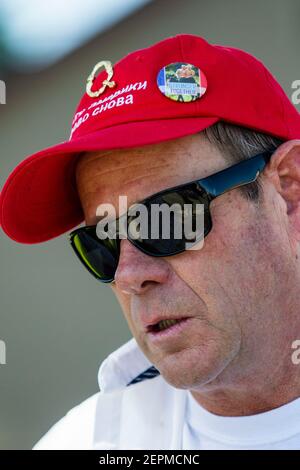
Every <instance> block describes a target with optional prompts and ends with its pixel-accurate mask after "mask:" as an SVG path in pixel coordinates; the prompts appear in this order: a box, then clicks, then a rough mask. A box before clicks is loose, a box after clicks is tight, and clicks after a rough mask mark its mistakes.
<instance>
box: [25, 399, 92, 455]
mask: <svg viewBox="0 0 300 470" xmlns="http://www.w3.org/2000/svg"><path fill="white" fill-rule="evenodd" d="M100 394H101V393H100V392H98V393H95V394H94V395H92V396H91V397H89V398H87V399H86V400H84V401H83V402H82V403H80V404H79V405H77V406H75V407H74V408H72V409H71V410H70V411H68V413H67V414H66V415H65V416H64V417H63V418H61V419H60V420H59V421H58V422H57V423H56V424H54V425H53V426H52V427H51V428H50V430H49V431H48V432H47V433H46V434H45V435H44V436H43V437H42V438H41V439H40V440H39V441H38V442H37V443H36V444H35V446H34V447H33V450H46V449H47V450H48V449H49V450H56V449H57V450H61V449H65V450H70V449H89V448H91V446H92V442H93V429H94V420H95V416H96V408H97V402H98V399H99V396H100Z"/></svg>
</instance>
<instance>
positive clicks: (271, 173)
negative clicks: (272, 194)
mask: <svg viewBox="0 0 300 470" xmlns="http://www.w3.org/2000/svg"><path fill="white" fill-rule="evenodd" d="M264 174H265V176H267V177H268V178H269V179H270V180H271V181H272V183H273V184H274V186H275V188H276V190H277V192H278V193H279V194H280V195H281V196H282V198H283V199H284V201H285V203H286V208H287V209H286V212H287V215H288V217H289V220H290V223H291V225H292V227H293V229H294V231H295V236H296V238H297V240H298V241H300V140H289V141H288V142H285V143H284V144H282V145H281V146H280V147H278V149H277V150H276V151H275V152H274V154H273V155H272V157H271V160H270V162H269V164H268V165H267V167H266V169H265V172H264Z"/></svg>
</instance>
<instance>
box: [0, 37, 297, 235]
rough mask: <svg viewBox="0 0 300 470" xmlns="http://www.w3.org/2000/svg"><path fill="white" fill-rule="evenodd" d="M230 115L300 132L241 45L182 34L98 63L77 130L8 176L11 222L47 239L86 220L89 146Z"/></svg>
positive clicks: (1, 204) (6, 216)
mask: <svg viewBox="0 0 300 470" xmlns="http://www.w3.org/2000/svg"><path fill="white" fill-rule="evenodd" d="M102 67H104V69H102V70H101V72H100V73H99V74H98V76H96V72H97V71H98V70H99V69H100V68H102ZM95 95H98V96H95ZM220 120H222V121H226V122H228V123H232V124H237V125H241V126H245V127H248V128H251V129H253V130H257V131H261V132H265V133H268V134H271V135H274V136H276V137H279V138H281V139H283V140H290V139H295V138H300V114H299V113H298V111H297V110H296V108H295V107H294V106H293V104H292V103H291V102H290V100H289V98H288V97H287V95H286V94H285V92H284V91H283V89H282V88H281V86H280V85H279V83H278V82H277V81H276V80H275V78H274V77H273V76H272V75H271V73H270V72H269V71H268V70H267V69H266V67H265V66H264V65H263V64H262V62H260V61H259V60H258V59H256V58H255V57H253V56H252V55H250V54H248V53H246V52H244V51H242V50H239V49H237V48H232V47H224V46H219V45H213V44H209V43H208V42H207V41H206V40H205V39H203V38H201V37H198V36H194V35H190V34H179V35H177V36H174V37H170V38H167V39H165V40H163V41H160V42H158V43H156V44H154V45H152V46H150V47H148V48H145V49H140V50H137V51H135V52H132V53H130V54H128V55H127V56H125V57H124V58H123V59H121V60H120V61H119V62H117V63H116V64H114V65H111V63H110V62H108V61H102V62H100V63H98V64H97V66H96V68H95V69H94V71H93V72H92V74H91V75H90V76H89V79H88V85H87V91H86V93H85V94H84V95H83V97H82V99H81V101H80V103H79V105H78V107H77V110H76V113H75V116H74V119H73V122H72V129H71V137H70V139H69V140H68V141H65V142H62V143H59V144H58V145H55V146H52V147H49V148H46V149H44V150H41V151H40V152H37V153H35V154H34V155H31V156H29V157H27V158H26V159H25V160H23V161H22V162H21V163H19V165H18V166H17V167H16V168H15V169H14V170H13V171H12V173H11V174H10V175H9V177H8V179H7V181H6V182H5V184H4V187H3V189H2V192H1V196H0V214H1V225H2V228H3V230H4V232H5V233H6V234H7V235H8V236H9V237H10V238H12V239H13V240H15V241H18V242H21V243H39V242H43V241H46V240H50V239H51V238H54V237H57V236H58V235H60V234H62V233H64V232H66V231H68V230H70V229H72V228H74V227H75V226H77V225H79V224H80V223H82V222H83V221H84V215H83V211H82V208H81V204H80V200H79V197H78V194H77V190H76V182H75V165H76V161H77V157H78V156H79V155H80V153H81V152H87V151H95V150H108V149H117V148H118V149H120V148H129V147H138V146H143V145H147V144H154V143H158V142H162V141H165V140H170V139H175V138H179V137H183V136H186V135H190V134H194V133H197V132H199V131H201V130H203V129H205V128H207V127H209V126H211V125H212V124H214V123H216V122H217V121H220Z"/></svg>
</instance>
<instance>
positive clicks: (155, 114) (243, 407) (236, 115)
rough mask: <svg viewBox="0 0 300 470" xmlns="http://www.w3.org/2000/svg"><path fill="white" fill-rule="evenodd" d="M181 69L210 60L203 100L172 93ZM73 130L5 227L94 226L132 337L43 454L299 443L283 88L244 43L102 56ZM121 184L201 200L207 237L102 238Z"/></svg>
mask: <svg viewBox="0 0 300 470" xmlns="http://www.w3.org/2000/svg"><path fill="white" fill-rule="evenodd" d="M176 62H178V63H179V62H180V63H181V64H183V63H186V65H188V64H190V65H191V66H193V70H195V69H196V70H197V79H198V80H199V82H198V83H199V86H196V87H193V88H190V84H188V86H189V88H185V87H184V86H183V87H182V88H181V89H180V93H181V94H183V95H185V94H188V95H189V97H190V102H179V101H177V98H176V96H177V95H176V94H174V93H173V92H172V93H169V92H168V89H167V88H166V86H165V82H164V75H165V69H167V68H168V67H169V66H170V65H172V64H174V63H176ZM100 65H101V66H102V65H104V66H105V69H106V71H105V72H102V73H101V74H100V75H98V76H97V78H95V71H96V70H98V68H99V67H100ZM133 67H134V70H135V82H134V83H133V82H131V80H130V76H131V75H129V72H128V71H130V70H132V68H133ZM174 96H175V98H174ZM71 136H72V137H71V140H70V141H69V142H66V143H63V144H59V145H57V146H55V147H52V148H50V149H46V150H44V151H41V152H39V153H38V154H35V155H34V156H31V157H29V158H28V159H26V160H25V161H24V162H23V163H21V164H20V165H19V166H18V167H17V169H15V170H14V172H13V173H12V174H11V175H10V177H9V179H8V181H7V182H6V184H5V186H4V188H3V191H2V194H1V214H2V227H3V229H4V231H5V232H6V233H7V234H8V235H9V236H10V237H11V238H13V239H15V240H17V241H19V242H23V243H38V242H42V241H45V240H48V239H50V238H53V237H55V236H58V235H59V234H62V233H64V232H66V231H69V230H71V229H72V228H74V227H75V226H76V225H78V224H80V223H81V222H83V220H84V221H85V225H84V226H83V227H80V228H78V229H76V230H73V232H72V234H71V242H72V247H73V248H74V251H75V252H76V254H77V256H78V257H79V259H80V261H81V262H82V264H83V265H84V266H85V267H86V268H87V270H88V271H89V272H90V273H91V274H92V275H93V276H94V277H95V278H97V279H98V280H99V281H102V282H106V283H108V286H110V287H111V289H112V291H113V293H114V294H115V295H116V297H117V299H118V301H119V303H120V305H121V307H122V310H123V313H124V315H125V318H126V320H127V322H128V326H129V328H130V331H131V332H132V335H133V338H132V339H131V340H130V341H129V342H127V343H126V344H124V345H122V346H121V347H120V348H119V349H117V350H116V351H114V352H113V353H111V354H110V355H109V356H108V357H107V358H106V359H105V361H104V362H103V363H102V364H101V367H100V370H99V385H100V393H97V394H96V395H94V396H92V397H90V398H89V399H87V400H86V401H85V402H83V403H82V404H80V405H79V406H77V407H75V408H74V409H72V410H71V411H70V412H69V413H68V414H67V415H66V416H65V417H64V418H62V419H61V420H60V421H59V422H58V423H57V424H56V425H55V426H54V427H53V428H52V429H51V430H50V431H49V432H48V433H47V434H46V435H45V436H44V437H43V438H42V439H41V440H40V441H39V443H38V444H37V445H36V446H35V449H299V448H300V419H299V416H300V398H299V397H300V369H299V365H297V364H296V363H295V361H293V360H292V354H293V351H294V350H293V345H294V344H295V341H296V340H297V339H298V338H299V336H300V315H299V305H300V302H299V300H300V299H299V297H300V295H299V281H300V263H299V251H300V250H299V242H300V139H299V138H300V116H299V114H298V112H297V111H296V109H295V108H294V107H293V105H292V104H291V103H290V101H289V99H288V97H287V96H286V95H285V94H284V92H283V90H282V88H281V87H280V85H279V84H278V83H277V82H276V80H275V79H274V77H272V75H271V74H270V73H269V72H268V71H267V69H266V68H265V67H264V66H263V64H262V63H261V62H259V61H258V60H257V59H255V58H254V57H252V56H250V55H249V54H247V53H245V52H243V51H240V50H238V49H234V48H228V47H222V46H215V45H211V44H208V43H207V42H206V41H205V40H204V39H202V38H200V37H197V36H192V35H178V36H175V37H172V38H168V39H165V40H164V41H161V42H159V43H157V44H155V45H153V46H151V47H149V48H147V49H144V50H138V51H136V52H134V53H132V54H129V55H128V56H126V57H125V58H123V59H122V60H121V61H120V62H118V63H117V64H116V65H115V66H113V67H112V66H111V64H110V63H107V62H102V63H100V64H97V66H96V67H95V70H94V71H93V73H92V74H91V76H90V77H89V80H88V86H87V92H86V94H85V95H84V96H83V98H82V100H81V102H80V104H79V107H78V109H77V113H76V115H75V118H74V121H73V127H72V133H71ZM195 181H196V183H195ZM162 192H163V193H162ZM158 193H159V194H158ZM120 195H126V196H127V198H128V206H132V205H133V204H134V203H136V202H140V201H143V202H145V205H146V206H147V207H151V206H152V205H153V204H154V201H157V200H162V201H168V197H169V196H172V198H171V197H170V198H171V199H172V200H174V199H175V200H180V199H183V200H185V201H187V200H189V199H193V200H196V199H197V198H198V200H199V201H200V202H201V203H202V204H203V205H204V207H205V217H204V235H205V236H204V240H203V245H202V246H201V248H200V249H184V245H183V241H182V240H181V241H178V242H175V240H174V239H172V238H169V239H168V240H162V239H159V240H155V241H153V240H146V241H144V240H141V239H136V240H134V239H133V237H130V236H128V238H124V239H120V238H117V240H118V241H116V239H114V240H110V241H105V240H102V239H101V240H100V237H99V233H98V232H97V227H98V223H99V222H101V220H102V216H103V214H102V213H100V211H99V208H101V205H102V204H110V206H109V207H111V208H117V213H116V217H117V218H118V217H119V216H121V215H123V211H119V212H118V202H119V196H120ZM121 212H122V213H121ZM124 214H126V212H124ZM109 216H111V218H113V211H111V213H110V214H109ZM194 248H195V247H194ZM196 248H197V244H196ZM170 320H173V321H170Z"/></svg>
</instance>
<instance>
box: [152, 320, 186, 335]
mask: <svg viewBox="0 0 300 470" xmlns="http://www.w3.org/2000/svg"><path fill="white" fill-rule="evenodd" d="M185 319H186V317H182V318H176V319H167V320H160V321H159V322H157V323H155V324H153V325H148V327H147V331H148V333H158V332H159V331H163V330H166V329H168V328H171V327H172V326H173V325H176V324H177V323H180V322H181V321H182V320H185Z"/></svg>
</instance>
